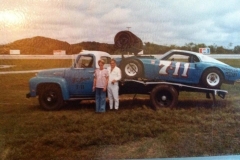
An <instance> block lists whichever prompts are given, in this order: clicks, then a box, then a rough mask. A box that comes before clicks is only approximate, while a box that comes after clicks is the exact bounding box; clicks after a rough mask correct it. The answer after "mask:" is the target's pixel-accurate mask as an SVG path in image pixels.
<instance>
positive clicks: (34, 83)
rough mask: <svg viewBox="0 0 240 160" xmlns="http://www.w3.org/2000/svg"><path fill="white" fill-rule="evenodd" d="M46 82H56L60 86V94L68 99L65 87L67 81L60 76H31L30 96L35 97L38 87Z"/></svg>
mask: <svg viewBox="0 0 240 160" xmlns="http://www.w3.org/2000/svg"><path fill="white" fill-rule="evenodd" d="M47 84H57V85H59V87H60V88H61V91H62V96H63V99H64V100H67V99H69V92H68V87H67V82H66V80H65V79H64V78H61V77H33V78H31V79H30V80H29V88H30V93H29V95H30V97H36V96H37V95H38V91H39V89H40V88H41V87H42V86H43V85H47Z"/></svg>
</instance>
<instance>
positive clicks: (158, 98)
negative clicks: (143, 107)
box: [150, 85, 178, 110]
mask: <svg viewBox="0 0 240 160" xmlns="http://www.w3.org/2000/svg"><path fill="white" fill-rule="evenodd" d="M150 100H151V104H152V108H153V109H155V110H156V109H158V108H162V107H169V108H173V107H175V106H176V105H177V102H178V92H177V90H176V89H175V88H174V87H173V86H171V85H158V86H156V87H154V88H153V90H152V91H151V94H150Z"/></svg>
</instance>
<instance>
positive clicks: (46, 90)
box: [38, 84, 64, 111]
mask: <svg viewBox="0 0 240 160" xmlns="http://www.w3.org/2000/svg"><path fill="white" fill-rule="evenodd" d="M38 100H39V103H40V106H41V107H42V108H43V109H45V110H48V111H51V110H58V109H60V108H61V107H62V106H63V104H64V100H63V97H62V93H61V89H60V87H59V86H58V85H56V84H49V85H44V86H43V87H42V88H41V89H40V91H39V98H38Z"/></svg>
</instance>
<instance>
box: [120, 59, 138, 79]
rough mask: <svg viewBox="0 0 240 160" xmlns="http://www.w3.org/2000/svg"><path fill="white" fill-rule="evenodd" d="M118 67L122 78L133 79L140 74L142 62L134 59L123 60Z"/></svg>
mask: <svg viewBox="0 0 240 160" xmlns="http://www.w3.org/2000/svg"><path fill="white" fill-rule="evenodd" d="M120 68H121V70H122V75H123V77H124V78H127V79H134V78H139V77H141V76H142V72H143V67H142V64H141V63H140V62H139V61H137V60H135V59H131V60H126V61H124V62H123V64H122V65H121V66H120Z"/></svg>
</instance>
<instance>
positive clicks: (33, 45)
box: [0, 36, 240, 55]
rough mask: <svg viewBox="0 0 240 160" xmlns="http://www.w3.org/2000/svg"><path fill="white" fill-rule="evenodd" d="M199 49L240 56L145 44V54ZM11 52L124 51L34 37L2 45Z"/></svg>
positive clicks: (228, 51) (3, 51) (212, 48)
mask: <svg viewBox="0 0 240 160" xmlns="http://www.w3.org/2000/svg"><path fill="white" fill-rule="evenodd" d="M199 48H210V51H211V54H233V53H235V54H240V46H239V45H238V46H235V47H234V48H233V49H230V48H224V47H223V46H217V45H215V44H214V45H208V46H207V45H205V44H204V43H200V44H196V43H193V42H190V43H186V44H185V45H183V46H177V45H159V44H155V43H151V42H144V44H143V48H140V49H141V50H143V51H144V54H148V55H149V54H151V55H152V54H164V53H165V52H167V51H169V50H171V49H179V50H188V51H194V52H199ZM10 50H20V51H21V54H25V55H39V54H43V55H44V54H45V55H52V54H53V50H65V51H66V54H68V55H71V54H77V53H79V52H81V51H82V50H97V51H105V52H108V53H110V54H121V53H122V50H119V49H117V48H116V47H115V46H114V44H107V43H99V42H94V41H93V42H92V41H91V42H90V41H88V42H81V43H76V44H69V43H67V42H63V41H59V40H55V39H51V38H46V37H40V36H37V37H33V38H26V39H22V40H17V41H14V42H13V43H9V44H6V45H0V54H9V51H10Z"/></svg>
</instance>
